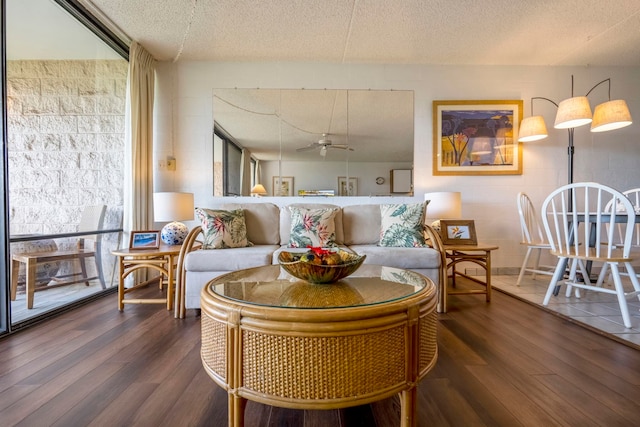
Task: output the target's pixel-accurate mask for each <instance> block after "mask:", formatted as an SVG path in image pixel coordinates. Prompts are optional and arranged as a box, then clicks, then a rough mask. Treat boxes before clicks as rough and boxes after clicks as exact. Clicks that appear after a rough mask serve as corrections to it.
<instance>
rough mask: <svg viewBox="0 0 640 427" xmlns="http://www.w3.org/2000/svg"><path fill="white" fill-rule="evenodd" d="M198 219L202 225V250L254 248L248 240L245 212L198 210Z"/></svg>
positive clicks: (239, 210) (240, 210)
mask: <svg viewBox="0 0 640 427" xmlns="http://www.w3.org/2000/svg"><path fill="white" fill-rule="evenodd" d="M195 211H196V217H197V218H198V219H199V220H200V223H201V225H202V232H203V234H204V241H203V242H202V249H225V248H244V247H247V246H253V243H251V242H250V241H249V240H247V226H246V224H245V221H244V210H242V209H235V210H231V211H227V210H222V209H203V208H196V209H195Z"/></svg>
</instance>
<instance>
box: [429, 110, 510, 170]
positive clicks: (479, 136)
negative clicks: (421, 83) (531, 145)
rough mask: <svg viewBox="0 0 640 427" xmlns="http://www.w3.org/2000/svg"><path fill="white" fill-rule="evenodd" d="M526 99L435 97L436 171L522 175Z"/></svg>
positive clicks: (434, 156) (434, 148) (434, 163)
mask: <svg viewBox="0 0 640 427" xmlns="http://www.w3.org/2000/svg"><path fill="white" fill-rule="evenodd" d="M521 121H522V100H489V101H433V174H434V175H522V144H521V143H519V142H518V130H519V126H520V122H521Z"/></svg>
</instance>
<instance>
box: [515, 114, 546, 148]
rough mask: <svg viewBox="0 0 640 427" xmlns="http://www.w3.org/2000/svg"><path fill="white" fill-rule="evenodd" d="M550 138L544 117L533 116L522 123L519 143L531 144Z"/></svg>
mask: <svg viewBox="0 0 640 427" xmlns="http://www.w3.org/2000/svg"><path fill="white" fill-rule="evenodd" d="M547 136H549V133H548V132H547V125H546V123H545V122H544V118H543V117H542V116H531V117H527V118H526V119H524V120H522V121H521V122H520V129H519V133H518V141H520V142H531V141H538V140H541V139H545V138H546V137H547Z"/></svg>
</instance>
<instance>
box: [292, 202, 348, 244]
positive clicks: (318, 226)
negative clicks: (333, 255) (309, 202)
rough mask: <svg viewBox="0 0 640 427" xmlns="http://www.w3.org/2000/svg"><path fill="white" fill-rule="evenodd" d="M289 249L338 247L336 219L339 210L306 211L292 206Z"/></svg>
mask: <svg viewBox="0 0 640 427" xmlns="http://www.w3.org/2000/svg"><path fill="white" fill-rule="evenodd" d="M289 210H290V212H291V233H290V235H289V247H292V248H306V247H309V246H313V247H323V248H326V247H331V246H335V245H336V226H335V217H336V214H337V213H338V208H321V209H306V208H301V207H297V206H290V207H289Z"/></svg>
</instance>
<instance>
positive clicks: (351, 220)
mask: <svg viewBox="0 0 640 427" xmlns="http://www.w3.org/2000/svg"><path fill="white" fill-rule="evenodd" d="M342 224H343V230H344V244H345V245H347V246H351V245H377V244H378V241H379V239H380V205H375V204H369V205H350V206H345V207H343V208H342Z"/></svg>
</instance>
